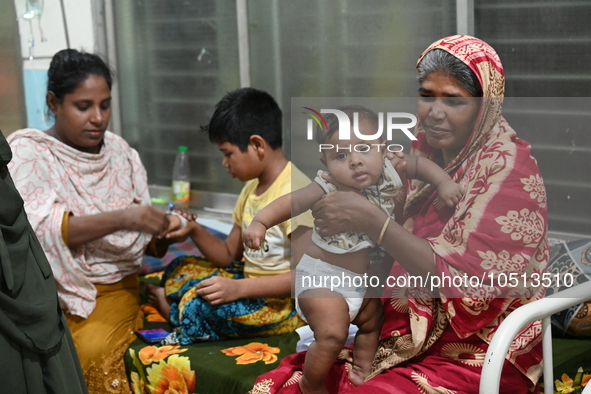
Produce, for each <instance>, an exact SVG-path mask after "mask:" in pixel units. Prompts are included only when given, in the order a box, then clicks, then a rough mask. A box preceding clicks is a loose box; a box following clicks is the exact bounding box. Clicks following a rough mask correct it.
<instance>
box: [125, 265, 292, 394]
mask: <svg viewBox="0 0 591 394" xmlns="http://www.w3.org/2000/svg"><path fill="white" fill-rule="evenodd" d="M140 282H141V283H153V284H158V283H159V279H158V277H150V276H148V277H142V278H141V279H140ZM142 299H144V297H143V294H142ZM143 309H144V312H147V315H146V320H145V322H144V329H151V328H164V329H166V330H170V327H169V325H168V323H166V322H154V321H148V320H149V319H153V318H154V316H155V315H152V316H150V315H149V312H150V307H148V306H146V305H144V306H143ZM298 339H299V336H298V334H297V333H295V332H292V333H290V334H286V335H278V336H272V337H264V338H247V339H231V340H225V341H218V342H203V343H195V344H192V345H188V346H159V345H150V344H148V343H146V342H144V341H143V340H141V339H137V340H136V341H135V342H134V343H132V344H131V346H130V348H129V350H128V351H127V352H126V353H125V366H126V369H127V374H128V377H129V378H130V382H131V384H132V393H134V394H144V393H146V394H149V393H152V392H166V390H165V389H166V388H167V387H169V388H174V389H176V390H178V392H180V393H187V394H189V393H199V394H209V393H210V394H245V393H246V392H247V391H249V390H250V389H251V388H252V387H253V385H254V382H255V380H256V378H257V377H258V376H259V375H262V374H264V373H265V372H268V371H270V370H272V369H274V368H276V367H277V366H278V365H279V362H280V361H281V359H283V358H284V357H285V356H287V355H290V354H293V353H295V352H296V344H297V342H298ZM157 387H158V389H156V388H157Z"/></svg>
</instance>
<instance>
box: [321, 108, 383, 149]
mask: <svg viewBox="0 0 591 394" xmlns="http://www.w3.org/2000/svg"><path fill="white" fill-rule="evenodd" d="M337 109H338V110H340V111H343V112H344V113H345V114H346V115H347V116H348V117H349V120H350V121H351V125H353V121H354V115H353V114H354V113H355V112H357V113H358V114H359V115H358V116H359V124H361V123H363V122H370V123H371V124H372V126H375V128H376V130H377V128H378V125H379V123H380V120H379V118H378V115H377V114H376V113H375V112H373V111H372V110H371V109H369V108H366V107H364V106H362V105H345V106H343V107H339V108H337ZM324 119H325V120H326V123H327V124H328V130H324V128H320V127H317V128H316V142H318V143H319V144H322V143H324V141H326V139H327V138H329V137H330V136H331V135H333V134H334V133H335V132H336V131H338V130H339V119H338V118H337V116H336V115H335V114H332V113H329V114H328V115H326V116H325V117H324ZM383 135H384V133H382V136H383Z"/></svg>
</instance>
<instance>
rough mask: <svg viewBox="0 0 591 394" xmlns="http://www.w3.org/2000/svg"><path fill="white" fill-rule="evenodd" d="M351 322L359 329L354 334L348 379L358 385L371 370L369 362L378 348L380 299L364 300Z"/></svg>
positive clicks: (380, 326) (380, 316)
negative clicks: (351, 362)
mask: <svg viewBox="0 0 591 394" xmlns="http://www.w3.org/2000/svg"><path fill="white" fill-rule="evenodd" d="M353 324H355V325H356V326H357V328H358V329H359V331H357V335H356V336H355V346H354V348H353V368H351V371H349V381H350V382H351V383H352V384H353V385H355V386H359V385H360V384H362V383H363V382H364V381H365V378H367V376H368V375H369V374H370V372H371V364H372V362H373V359H374V357H375V355H376V351H377V349H378V342H379V340H380V331H381V329H382V301H381V299H379V298H367V299H365V300H364V303H363V305H362V306H361V310H360V311H359V314H358V315H357V316H356V318H355V319H354V320H353Z"/></svg>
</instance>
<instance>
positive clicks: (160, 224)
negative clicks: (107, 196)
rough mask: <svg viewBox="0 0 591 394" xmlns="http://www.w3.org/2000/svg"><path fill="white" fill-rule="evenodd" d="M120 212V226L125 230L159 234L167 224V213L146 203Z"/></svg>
mask: <svg viewBox="0 0 591 394" xmlns="http://www.w3.org/2000/svg"><path fill="white" fill-rule="evenodd" d="M119 212H120V214H121V215H120V219H121V220H122V227H123V229H125V230H130V231H139V232H142V233H148V234H154V235H157V236H158V235H161V234H164V232H165V231H166V229H167V228H168V226H169V223H168V218H167V217H166V216H167V215H166V214H165V213H164V212H162V211H160V210H159V209H156V208H154V207H151V206H148V205H139V206H135V207H131V208H127V209H124V210H122V211H119Z"/></svg>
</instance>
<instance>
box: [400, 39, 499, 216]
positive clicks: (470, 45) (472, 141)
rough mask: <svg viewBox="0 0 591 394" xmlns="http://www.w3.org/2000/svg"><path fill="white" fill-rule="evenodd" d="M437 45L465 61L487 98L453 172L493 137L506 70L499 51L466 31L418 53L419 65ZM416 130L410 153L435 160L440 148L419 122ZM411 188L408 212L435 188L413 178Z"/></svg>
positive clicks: (448, 168) (449, 170) (452, 167)
mask: <svg viewBox="0 0 591 394" xmlns="http://www.w3.org/2000/svg"><path fill="white" fill-rule="evenodd" d="M434 49H441V50H444V51H446V52H448V53H450V54H452V55H453V56H455V57H456V58H457V59H459V60H460V61H462V62H463V63H464V64H466V65H467V66H468V67H469V68H470V69H471V70H472V71H473V72H474V74H476V77H477V78H478V81H479V82H480V85H481V87H482V92H483V98H484V99H483V100H482V103H481V106H480V111H479V113H478V116H477V118H476V123H475V126H474V130H473V131H472V134H471V135H470V137H469V139H468V141H467V143H466V145H465V147H464V149H463V150H462V151H461V152H460V154H459V155H458V156H457V157H456V159H455V160H453V161H452V162H451V163H450V164H449V165H448V166H447V167H446V171H447V172H448V173H450V174H451V173H452V172H453V171H455V170H456V169H457V168H458V167H459V166H460V165H461V163H462V162H463V161H464V160H465V159H466V158H467V157H469V156H470V155H471V154H473V153H474V151H475V150H476V149H478V147H479V146H481V144H482V143H483V140H485V139H487V138H488V137H490V134H491V133H492V132H493V128H494V126H495V125H496V124H497V123H498V121H499V120H500V119H501V118H502V116H501V109H502V105H503V96H504V93H505V73H504V71H503V65H502V64H501V60H500V59H499V55H497V53H496V52H495V50H494V49H493V48H492V47H491V46H490V45H488V44H487V43H486V42H484V41H482V40H479V39H478V38H474V37H470V36H465V35H456V36H450V37H445V38H442V39H440V40H437V41H435V42H434V43H433V44H431V45H430V46H429V47H428V48H427V49H426V50H425V51H424V52H423V53H422V54H421V56H419V60H418V61H417V68H418V67H419V64H420V63H421V61H422V60H423V58H424V57H425V55H426V54H427V53H428V52H430V51H432V50H434ZM415 134H416V137H417V139H418V141H416V142H414V143H413V145H412V148H411V154H414V155H419V156H425V157H428V158H429V159H431V160H434V161H436V160H437V159H438V157H439V155H440V154H441V152H440V151H438V150H435V149H433V148H431V147H430V146H429V145H428V144H427V140H426V137H425V131H424V130H423V128H422V126H421V125H420V124H419V125H418V126H417V128H416V132H415ZM410 190H411V191H412V193H411V195H410V196H409V198H408V199H407V207H406V208H405V211H406V212H408V210H409V208H410V206H411V205H416V202H418V201H420V200H421V198H422V197H425V196H426V195H428V194H430V192H431V191H432V189H431V187H430V186H429V185H428V184H426V183H424V182H420V181H413V182H412V183H411V186H410Z"/></svg>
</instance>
